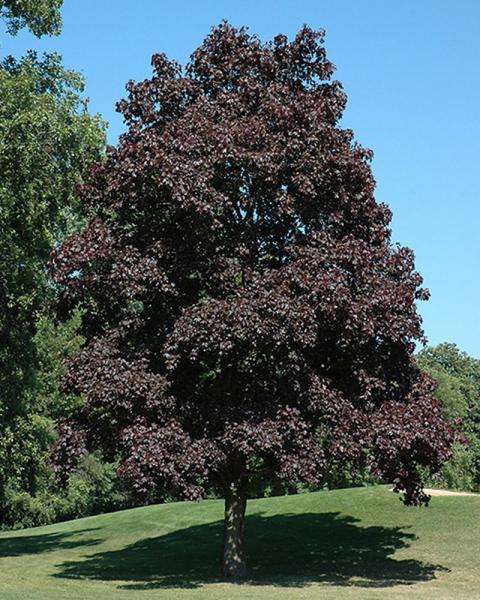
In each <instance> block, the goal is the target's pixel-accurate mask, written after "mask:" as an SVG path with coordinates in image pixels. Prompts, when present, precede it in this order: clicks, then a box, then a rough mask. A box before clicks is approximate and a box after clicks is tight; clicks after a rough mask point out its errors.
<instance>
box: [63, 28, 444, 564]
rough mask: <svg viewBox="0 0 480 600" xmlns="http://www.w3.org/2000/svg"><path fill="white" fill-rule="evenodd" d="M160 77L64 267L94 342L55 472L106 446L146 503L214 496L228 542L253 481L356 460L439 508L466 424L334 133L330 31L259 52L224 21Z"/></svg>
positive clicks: (138, 104) (82, 365)
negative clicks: (440, 394) (452, 410)
mask: <svg viewBox="0 0 480 600" xmlns="http://www.w3.org/2000/svg"><path fill="white" fill-rule="evenodd" d="M152 64H153V69H154V75H153V77H152V79H148V80H146V81H144V82H141V83H138V84H133V83H130V84H128V86H127V89H128V92H129V96H128V99H126V100H124V101H122V102H120V103H119V110H120V111H122V112H123V115H124V117H125V120H126V123H127V125H128V126H129V130H128V132H127V133H126V134H125V135H123V137H122V138H121V140H120V143H119V145H118V147H117V148H112V149H111V150H110V152H109V154H108V158H107V160H106V161H105V162H104V163H101V164H98V165H97V166H96V167H95V168H94V169H93V170H92V172H91V177H90V179H89V181H88V182H86V183H85V184H83V185H81V186H79V194H80V197H81V200H82V203H83V207H84V211H85V216H86V217H87V218H88V219H89V225H88V227H87V228H86V229H85V230H84V231H83V232H82V233H81V234H79V235H75V236H73V237H71V238H70V239H69V240H68V241H66V242H65V243H64V244H63V245H62V247H61V248H60V249H59V250H58V251H56V252H55V253H54V256H53V258H52V273H53V275H54V277H55V281H56V283H57V284H58V285H59V286H62V288H63V292H62V297H61V300H60V303H59V314H60V315H68V314H70V312H71V310H73V309H74V308H75V307H76V306H82V307H83V308H84V310H85V317H84V320H83V324H84V329H83V334H84V335H85V337H86V340H87V342H86V345H85V347H84V348H83V349H82V350H81V351H80V352H79V353H78V354H77V356H76V357H74V358H73V359H72V360H71V361H70V366H69V373H68V375H67V378H66V382H65V390H66V391H68V392H69V393H74V394H83V395H84V397H85V404H84V405H83V406H82V407H81V408H80V409H79V411H78V413H77V415H76V417H75V418H74V419H72V421H71V422H70V423H69V424H66V425H65V427H64V428H63V430H62V433H63V435H62V437H61V440H60V442H59V446H58V452H57V460H58V461H59V462H63V463H66V464H72V461H73V460H74V456H75V453H80V454H81V453H82V452H84V451H85V450H84V446H85V447H87V448H96V447H101V448H102V449H103V451H104V452H105V453H106V456H107V457H108V456H116V455H117V453H121V455H122V459H123V462H122V464H121V467H120V470H121V473H122V475H123V476H124V477H125V478H126V479H127V480H129V481H130V482H131V483H132V485H133V486H134V488H135V489H136V490H137V492H138V493H139V494H148V493H149V491H150V490H152V489H167V490H171V491H172V492H175V493H177V494H181V495H182V496H183V497H185V498H190V499H195V498H199V497H201V496H202V495H203V494H204V493H205V492H207V491H208V490H211V489H214V490H217V491H218V492H219V493H221V494H222V495H223V496H225V497H226V501H227V510H226V514H227V527H226V532H227V537H228V536H229V535H230V532H232V538H228V540H227V542H226V548H227V549H228V548H230V549H231V548H237V549H238V548H240V546H241V544H240V540H241V537H242V531H243V525H242V518H243V512H244V510H245V501H246V500H245V499H246V496H247V495H248V491H249V489H250V488H252V487H255V486H257V485H258V483H259V482H263V483H274V482H276V481H278V480H280V481H283V482H285V483H295V482H306V483H309V484H313V485H318V484H320V483H321V482H322V481H323V480H324V479H325V478H326V477H327V475H328V473H329V472H331V471H332V470H336V471H338V470H339V469H341V468H342V467H343V466H345V465H349V466H350V467H352V468H354V469H363V468H368V469H369V470H370V471H371V472H372V473H373V474H374V475H379V474H381V475H382V476H384V477H386V478H388V479H389V480H391V481H393V482H394V486H395V489H396V490H397V491H398V490H404V491H405V492H406V494H405V501H406V502H407V503H411V504H420V503H422V502H426V501H428V497H426V496H425V495H424V493H423V491H422V482H421V476H420V471H419V466H422V465H423V466H426V467H428V468H431V469H432V470H433V471H436V470H438V469H439V468H440V467H441V465H442V464H443V462H444V461H445V460H446V459H447V458H449V457H450V454H451V444H452V439H453V431H452V428H451V427H449V426H447V425H445V423H444V422H443V420H442V414H441V408H440V405H439V403H438V402H437V401H436V400H434V399H433V396H432V393H433V389H434V388H433V384H432V381H431V380H430V378H428V377H427V376H425V375H424V374H423V373H422V372H421V371H420V370H419V369H418V367H417V366H416V364H415V360H414V358H413V351H414V347H415V344H414V342H415V341H416V340H422V339H423V334H422V331H421V325H420V319H419V317H418V314H417V311H416V305H415V301H416V300H420V299H424V298H426V297H427V293H426V291H425V290H423V289H422V288H421V287H420V286H421V282H422V279H421V277H420V276H419V274H418V273H417V272H416V271H415V268H414V260H413V254H412V252H411V251H410V250H409V249H407V248H402V247H394V246H392V244H391V242H390V230H389V228H388V223H389V221H390V218H391V214H390V211H389V210H388V208H387V207H386V206H385V205H382V204H378V203H377V202H376V201H375V198H374V195H373V193H374V186H375V183H374V179H373V176H372V173H371V169H370V159H371V156H372V153H371V152H370V151H369V150H365V149H364V148H362V147H361V146H359V145H358V144H357V143H356V142H354V139H353V134H352V132H351V131H349V130H344V129H341V128H340V127H339V126H338V121H339V119H340V118H341V115H342V111H343V109H344V107H345V102H346V97H345V94H344V92H343V91H342V87H341V85H340V84H339V83H338V82H336V81H331V76H332V73H333V70H334V68H333V65H332V64H331V63H330V62H329V61H328V59H327V57H326V53H325V50H324V48H323V33H322V32H316V31H313V30H311V29H309V28H308V27H304V28H303V29H302V30H301V31H300V32H299V33H298V34H297V36H296V37H295V39H294V40H293V41H291V42H289V41H288V40H287V38H286V37H285V36H282V35H279V36H277V37H276V38H275V39H274V40H273V42H271V43H268V44H265V45H264V44H262V43H261V42H260V41H259V40H258V39H257V38H256V37H255V36H252V35H249V34H248V32H247V31H246V30H245V29H239V30H237V29H235V28H233V27H231V26H230V25H228V24H227V23H223V24H221V25H220V26H219V27H217V28H216V29H214V30H213V31H212V33H211V34H210V35H209V36H208V37H207V38H206V40H205V41H204V43H203V44H202V45H201V46H200V47H199V48H198V49H197V50H196V51H195V52H194V53H193V55H192V57H191V60H190V62H189V63H188V65H187V66H186V67H185V69H182V68H181V67H180V66H179V65H177V64H176V63H174V62H171V61H169V60H168V59H167V58H166V57H165V56H164V55H155V56H154V57H153V59H152ZM70 442H71V443H70ZM233 538H235V540H234V539H233ZM227 554H228V552H227ZM227 554H226V564H227V562H228V561H229V560H230V559H229V558H228V556H227ZM230 558H231V563H232V564H230V566H228V565H227V566H226V567H225V568H226V572H227V574H228V575H232V576H235V575H238V574H241V572H243V565H242V560H241V556H240V555H238V556H235V557H230ZM230 567H231V569H230ZM237 567H238V570H235V569H236V568H237Z"/></svg>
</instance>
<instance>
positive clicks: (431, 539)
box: [0, 487, 480, 600]
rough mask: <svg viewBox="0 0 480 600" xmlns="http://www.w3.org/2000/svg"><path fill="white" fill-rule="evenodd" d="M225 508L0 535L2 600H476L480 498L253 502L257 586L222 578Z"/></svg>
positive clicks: (321, 497) (177, 508)
mask: <svg viewBox="0 0 480 600" xmlns="http://www.w3.org/2000/svg"><path fill="white" fill-rule="evenodd" d="M222 511H223V503H222V502H221V501H217V500H208V501H204V502H201V503H199V504H192V503H183V502H179V503H175V504H165V505H159V506H149V507H145V508H138V509H133V510H126V511H122V512H118V513H112V514H109V515H101V516H98V517H89V518H86V519H79V520H77V521H70V522H67V523H61V524H58V525H51V526H48V527H41V528H36V529H30V530H23V531H18V532H4V533H1V534H0V599H1V600H73V599H75V600H89V599H92V600H93V599H95V600H97V599H101V600H114V599H115V600H117V599H118V600H120V599H125V600H153V599H155V600H177V599H179V600H190V599H195V600H197V599H198V600H207V599H208V600H240V599H241V600H249V599H252V600H253V599H256V600H258V599H267V598H268V599H270V598H275V599H276V600H282V599H285V600H287V599H288V600H296V599H302V600H310V599H322V600H334V599H335V600H340V599H341V600H343V599H345V600H357V599H358V600H376V599H384V598H388V599H389V600H399V599H404V600H407V599H408V600H411V599H413V600H415V599H417V600H430V599H431V598H436V599H438V600H447V599H455V600H470V599H471V600H474V599H475V600H478V598H479V597H480V591H479V587H478V573H479V572H480V497H438V498H437V497H435V498H433V499H432V502H431V505H430V507H428V508H426V509H425V508H423V509H415V508H406V507H404V506H403V505H402V504H401V502H400V501H399V499H398V497H397V496H396V495H395V494H392V493H390V492H389V491H388V490H387V488H385V487H372V488H363V489H352V490H337V491H332V492H317V493H312V494H302V495H298V496H286V497H279V498H267V499H260V500H252V501H249V506H248V510H247V514H248V518H247V549H248V561H249V568H250V572H251V580H249V581H248V582H245V583H243V584H226V583H223V582H221V581H220V580H219V579H217V576H218V574H219V572H220V553H221V543H222Z"/></svg>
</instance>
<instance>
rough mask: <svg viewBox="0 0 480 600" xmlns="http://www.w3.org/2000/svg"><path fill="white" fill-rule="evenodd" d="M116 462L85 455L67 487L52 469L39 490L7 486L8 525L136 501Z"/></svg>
mask: <svg viewBox="0 0 480 600" xmlns="http://www.w3.org/2000/svg"><path fill="white" fill-rule="evenodd" d="M117 466H118V465H116V464H115V463H105V462H104V461H103V460H102V457H101V456H99V455H96V454H87V455H85V456H83V457H82V458H81V459H80V460H79V463H78V465H77V467H76V469H75V470H74V471H73V472H72V473H71V475H70V478H69V479H68V481H67V484H66V486H65V487H64V488H59V487H58V485H57V482H56V480H55V478H54V476H53V473H52V472H51V471H46V472H45V474H44V479H43V482H42V483H43V485H41V486H40V488H39V490H37V491H36V493H35V494H31V493H28V492H27V491H25V489H22V488H21V487H20V486H18V485H17V486H16V487H14V486H11V487H10V486H9V487H7V490H6V493H5V497H6V502H5V516H4V520H3V523H2V527H3V528H4V529H12V528H13V529H21V528H23V527H37V526H39V525H46V524H49V523H54V522H56V521H65V520H67V519H77V518H79V517H85V516H89V515H96V514H98V513H105V512H111V511H114V510H121V509H123V508H126V507H130V506H133V505H134V502H133V499H132V498H131V495H129V493H128V492H127V491H126V490H125V489H124V487H123V486H122V484H121V482H120V480H119V478H118V476H117Z"/></svg>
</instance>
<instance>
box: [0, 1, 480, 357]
mask: <svg viewBox="0 0 480 600" xmlns="http://www.w3.org/2000/svg"><path fill="white" fill-rule="evenodd" d="M62 12H63V19H64V28H63V32H62V35H61V36H60V37H58V38H50V39H48V38H47V39H44V40H37V39H35V38H34V37H33V36H31V35H30V34H28V33H24V32H22V33H20V34H19V35H18V36H17V37H16V38H14V39H9V38H8V37H7V36H6V35H3V34H2V35H1V45H0V54H1V55H6V54H9V53H12V54H16V55H19V54H22V53H23V52H24V51H25V50H26V49H28V48H34V49H37V50H39V51H43V50H48V51H58V52H60V53H61V54H62V55H63V57H64V63H65V65H66V66H68V67H70V68H74V69H76V70H78V71H81V72H82V73H83V74H84V76H85V78H86V80H87V95H88V96H89V97H90V106H91V109H92V111H93V112H99V113H101V114H102V115H103V116H104V117H105V118H106V119H107V120H108V121H109V122H110V129H109V139H110V142H111V143H115V141H116V139H117V137H118V134H119V133H120V132H121V131H122V121H121V118H120V117H119V115H117V114H116V113H115V111H114V106H115V102H116V101H117V100H119V99H120V98H121V97H122V96H123V95H124V85H125V83H126V81H127V80H129V79H135V80H139V79H144V78H145V77H147V76H148V75H149V73H150V56H151V54H153V53H154V52H160V51H162V52H165V53H166V54H167V55H168V56H169V57H171V58H175V59H176V60H178V61H180V62H185V61H186V60H187V59H188V56H189V55H190V53H191V52H192V51H193V50H194V49H195V48H196V47H197V46H198V44H199V43H200V42H201V41H202V39H203V38H204V37H205V35H206V34H207V33H208V31H209V30H210V28H211V26H212V25H215V24H217V23H219V22H220V21H221V20H222V19H224V18H226V19H228V20H229V21H230V22H231V23H232V24H234V25H247V26H248V27H249V28H250V30H251V31H252V32H254V33H257V34H258V35H259V36H260V37H261V38H262V39H264V40H267V39H270V38H272V37H273V36H274V35H276V34H277V33H280V32H281V33H285V34H287V35H288V36H293V35H294V34H295V33H296V31H297V30H298V29H299V28H300V27H301V26H302V25H303V24H304V23H307V24H308V25H310V26H312V27H314V28H324V29H325V30H326V32H327V37H326V48H327V52H328V54H329V57H330V59H331V60H332V61H333V62H334V63H335V64H336V65H337V73H336V78H337V79H339V80H340V81H342V82H343V84H344V87H345V90H346V92H347V94H348V97H349V103H348V108H347V111H346V113H345V116H344V119H343V125H344V126H347V127H351V128H352V129H353V130H354V131H355V133H356V138H357V140H358V141H359V142H360V143H361V144H362V145H364V146H367V147H369V148H372V149H373V150H374V152H375V159H374V162H373V170H374V174H375V177H376V179H377V184H378V185H377V199H378V200H379V201H384V202H386V203H387V204H389V206H390V207H391V209H392V210H393V214H394V220H393V224H392V227H393V238H394V240H395V241H398V242H400V243H402V244H404V245H408V246H410V247H412V248H413V249H414V251H415V254H416V257H417V267H418V269H419V271H420V272H421V273H422V274H423V276H424V278H425V284H426V286H427V287H428V288H429V289H430V291H431V293H432V297H431V299H430V301H429V302H427V303H421V305H420V310H421V314H422V316H423V319H424V328H425V331H426V334H427V336H428V338H429V342H430V343H432V344H437V343H439V342H441V341H452V342H455V343H456V344H458V346H459V347H460V348H461V349H463V350H465V351H467V352H468V353H470V354H472V355H473V356H476V357H480V318H479V297H480V277H479V272H480V268H479V263H480V243H479V237H480V236H479V221H480V202H479V200H480V193H479V187H480V160H479V159H480V119H479V110H480V2H478V1H476V0H458V1H457V2H455V3H454V2H446V1H443V0H421V1H418V0H402V1H401V2H400V1H399V2H388V1H386V0H383V1H380V0H363V1H360V0H329V1H328V2H327V1H325V0H296V1H293V0H292V1H288V0H243V1H242V0H236V1H235V2H227V1H219V0H197V1H195V0H177V1H176V2H164V1H162V0H81V1H79V0H65V3H64V7H63V11H62Z"/></svg>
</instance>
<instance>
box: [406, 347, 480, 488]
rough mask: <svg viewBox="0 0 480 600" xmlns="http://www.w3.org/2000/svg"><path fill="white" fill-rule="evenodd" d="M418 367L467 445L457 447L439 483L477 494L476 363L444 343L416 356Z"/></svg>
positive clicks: (479, 365)
mask: <svg viewBox="0 0 480 600" xmlns="http://www.w3.org/2000/svg"><path fill="white" fill-rule="evenodd" d="M417 364H418V366H419V367H420V368H421V369H422V370H424V371H425V372H426V373H428V374H429V375H430V376H431V377H433V378H434V379H435V380H436V381H437V383H438V388H437V390H436V392H435V396H436V397H437V398H438V400H439V401H440V403H441V404H442V409H443V412H444V414H445V416H446V417H447V418H448V419H452V418H460V419H461V420H462V423H463V431H464V433H465V436H466V439H467V442H468V445H467V447H465V444H457V445H456V447H455V448H454V455H453V457H452V459H451V460H450V461H448V463H447V464H445V465H444V467H443V469H442V471H441V474H440V481H441V482H442V483H444V484H445V485H447V486H448V487H453V488H460V489H470V490H473V491H478V489H479V486H480V360H478V359H475V358H473V357H471V356H469V355H468V354H467V353H466V352H462V351H461V350H460V349H459V348H458V347H457V346H456V345H455V344H452V343H449V342H444V343H442V344H438V346H433V347H431V346H430V347H427V348H424V349H423V350H421V351H420V352H419V353H418V354H417Z"/></svg>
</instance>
